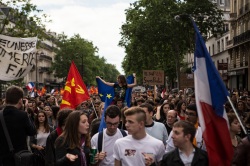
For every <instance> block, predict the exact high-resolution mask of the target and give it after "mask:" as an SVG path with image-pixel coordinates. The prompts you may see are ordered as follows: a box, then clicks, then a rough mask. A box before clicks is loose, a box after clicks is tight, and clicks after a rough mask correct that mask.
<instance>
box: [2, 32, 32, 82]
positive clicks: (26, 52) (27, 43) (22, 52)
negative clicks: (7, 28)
mask: <svg viewBox="0 0 250 166" xmlns="http://www.w3.org/2000/svg"><path fill="white" fill-rule="evenodd" d="M36 43H37V37H33V38H16V37H9V36H4V35H0V80H4V81H11V80H17V79H19V78H22V77H24V76H26V75H27V74H28V73H29V72H30V70H31V69H32V67H33V65H35V60H36Z"/></svg>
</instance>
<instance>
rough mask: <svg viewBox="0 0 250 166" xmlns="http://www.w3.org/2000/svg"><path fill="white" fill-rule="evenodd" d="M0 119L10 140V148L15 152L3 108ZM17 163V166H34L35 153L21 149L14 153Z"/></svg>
mask: <svg viewBox="0 0 250 166" xmlns="http://www.w3.org/2000/svg"><path fill="white" fill-rule="evenodd" d="M0 121H1V124H2V127H3V131H4V134H5V137H6V140H7V142H8V146H9V150H10V152H11V153H14V148H13V145H12V143H11V139H10V136H9V132H8V130H7V127H6V124H5V120H4V117H3V110H1V111H0ZM14 159H15V165H16V166H33V154H32V152H30V151H28V150H21V151H19V152H17V153H14Z"/></svg>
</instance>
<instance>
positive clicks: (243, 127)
mask: <svg viewBox="0 0 250 166" xmlns="http://www.w3.org/2000/svg"><path fill="white" fill-rule="evenodd" d="M227 99H228V101H229V103H230V105H231V106H232V108H233V111H234V113H235V115H236V117H237V119H238V121H239V122H240V125H241V127H242V129H243V131H244V133H245V134H247V131H246V129H245V126H244V125H243V123H242V121H241V118H240V117H239V115H238V112H237V111H236V109H235V107H234V105H233V102H232V100H231V99H230V97H229V96H227Z"/></svg>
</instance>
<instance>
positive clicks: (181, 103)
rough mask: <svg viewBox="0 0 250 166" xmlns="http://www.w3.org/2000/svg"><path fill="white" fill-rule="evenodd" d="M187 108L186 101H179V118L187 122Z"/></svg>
mask: <svg viewBox="0 0 250 166" xmlns="http://www.w3.org/2000/svg"><path fill="white" fill-rule="evenodd" d="M186 108H187V104H186V102H185V101H182V100H181V101H179V102H178V104H177V106H176V111H177V113H178V118H179V119H180V120H185V111H186Z"/></svg>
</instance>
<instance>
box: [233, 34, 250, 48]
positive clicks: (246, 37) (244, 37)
mask: <svg viewBox="0 0 250 166" xmlns="http://www.w3.org/2000/svg"><path fill="white" fill-rule="evenodd" d="M248 40H250V30H248V31H246V32H244V33H242V34H240V35H238V36H235V37H234V38H233V45H237V44H240V43H243V42H245V41H248Z"/></svg>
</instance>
